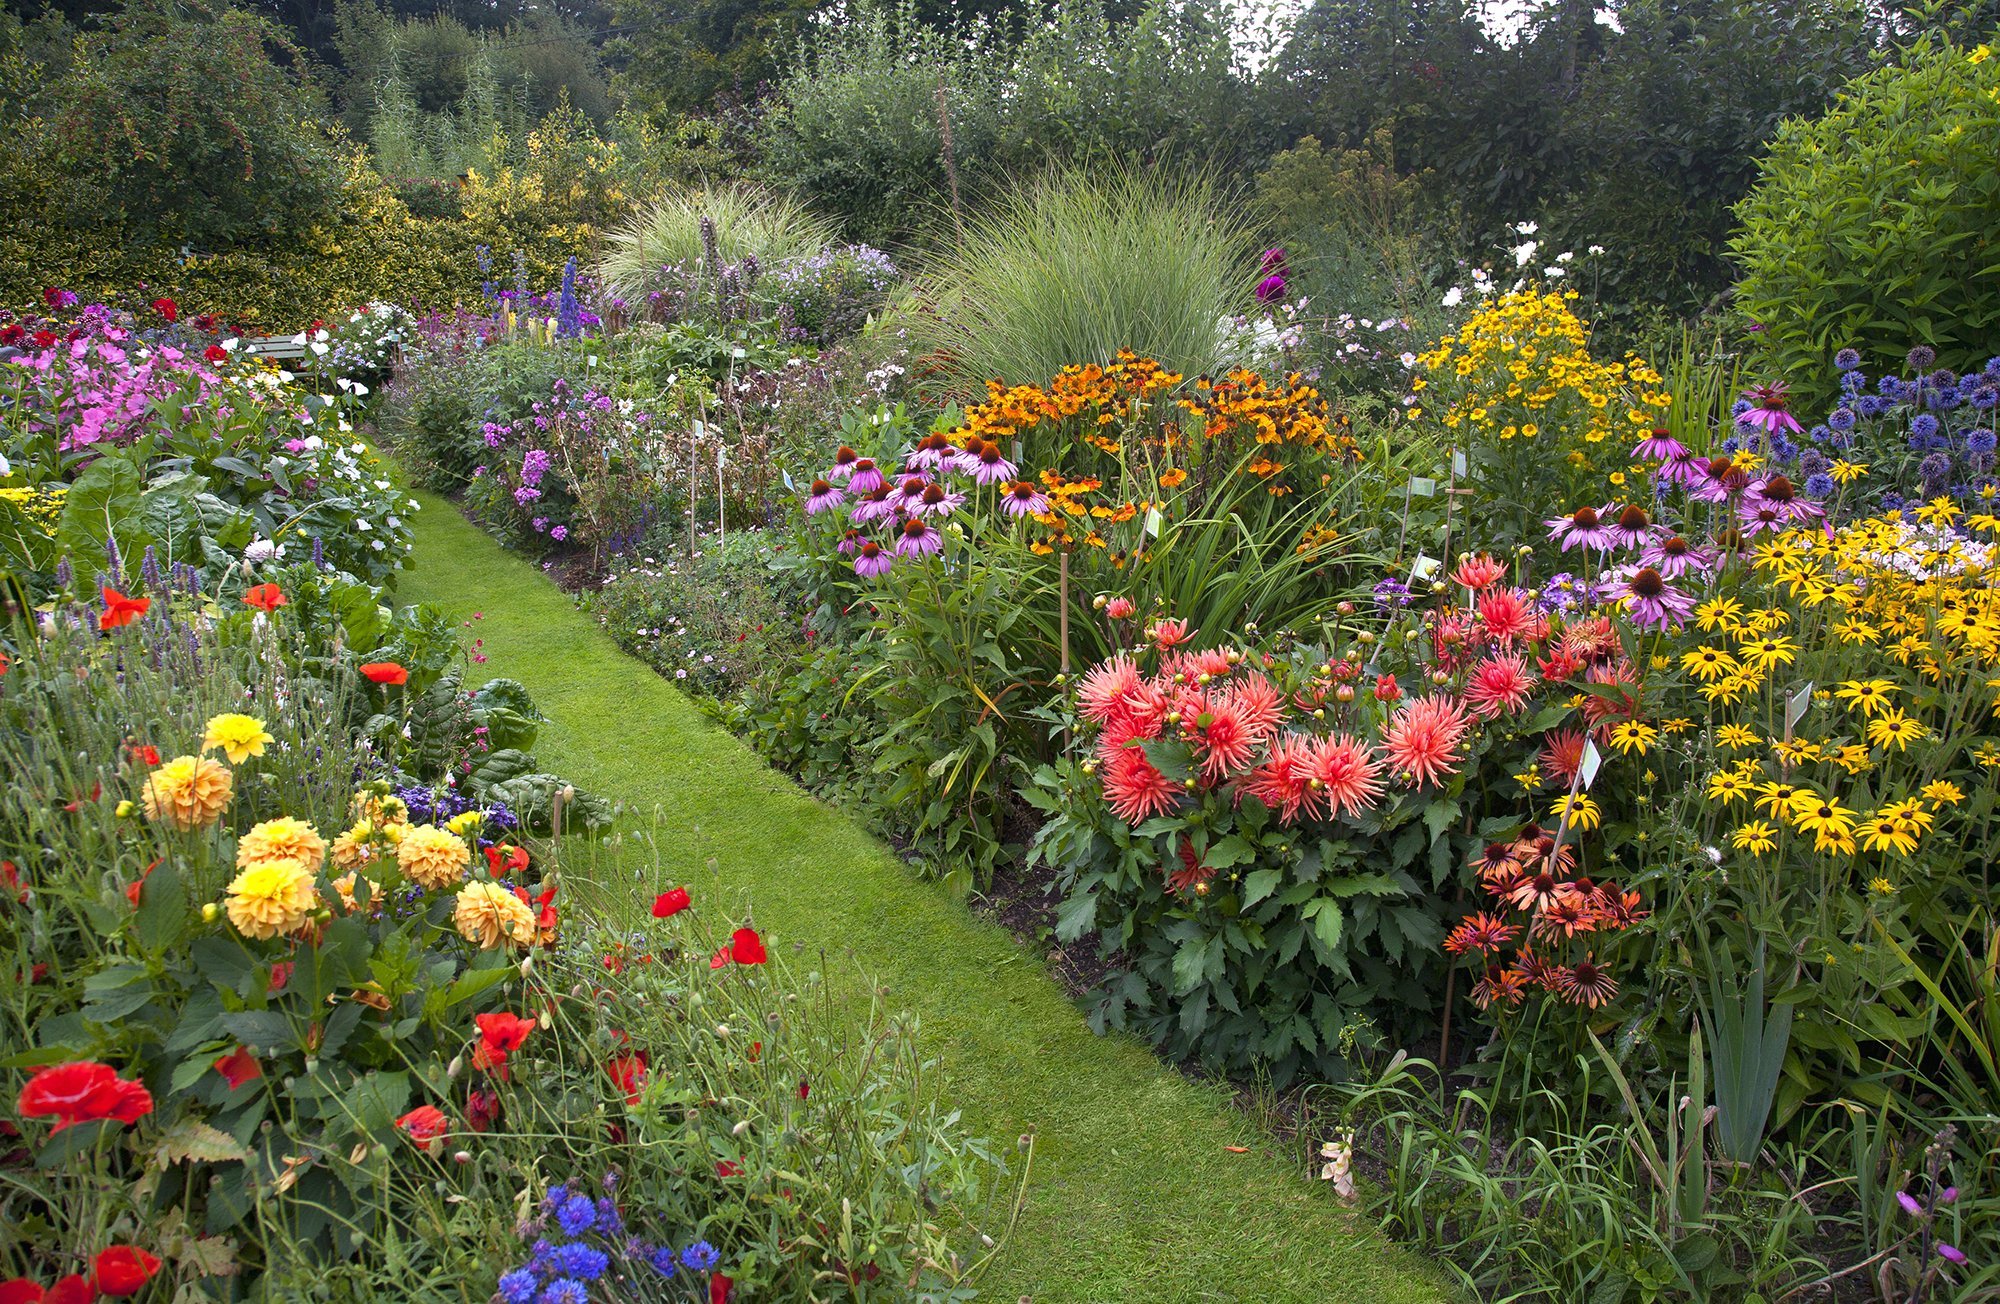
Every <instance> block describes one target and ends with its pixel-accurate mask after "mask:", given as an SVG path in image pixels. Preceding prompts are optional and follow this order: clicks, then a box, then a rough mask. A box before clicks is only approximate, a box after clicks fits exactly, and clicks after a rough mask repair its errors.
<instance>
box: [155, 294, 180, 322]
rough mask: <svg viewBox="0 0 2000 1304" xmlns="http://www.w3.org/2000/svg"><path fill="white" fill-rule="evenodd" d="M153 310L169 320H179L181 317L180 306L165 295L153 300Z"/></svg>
mask: <svg viewBox="0 0 2000 1304" xmlns="http://www.w3.org/2000/svg"><path fill="white" fill-rule="evenodd" d="M153 311H154V312H156V313H158V314H160V316H162V317H164V318H166V319H167V320H168V321H169V322H176V321H179V320H180V317H181V306H180V305H179V304H177V303H175V302H174V301H173V300H172V299H169V298H167V297H166V296H165V295H161V296H160V297H159V298H157V299H155V300H153Z"/></svg>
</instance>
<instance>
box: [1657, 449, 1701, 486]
mask: <svg viewBox="0 0 2000 1304" xmlns="http://www.w3.org/2000/svg"><path fill="white" fill-rule="evenodd" d="M1707 474H1708V459H1707V458H1705V457H1703V456H1702V455H1701V454H1699V453H1690V452H1688V451H1687V450H1685V449H1683V450H1681V451H1680V452H1678V453H1675V454H1673V455H1671V456H1669V457H1668V458H1667V460H1666V461H1664V462H1661V463H1660V464H1659V465H1658V466H1656V467H1654V468H1653V477H1654V478H1655V479H1657V480H1659V481H1661V482H1662V483H1665V484H1677V485H1693V484H1699V483H1700V482H1701V481H1702V479H1703V477H1705V476H1706V475H1707Z"/></svg>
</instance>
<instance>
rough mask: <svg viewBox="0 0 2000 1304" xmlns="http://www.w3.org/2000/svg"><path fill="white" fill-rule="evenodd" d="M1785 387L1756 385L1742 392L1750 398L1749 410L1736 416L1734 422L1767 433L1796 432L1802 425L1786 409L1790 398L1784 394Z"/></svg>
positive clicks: (1745, 396)
mask: <svg viewBox="0 0 2000 1304" xmlns="http://www.w3.org/2000/svg"><path fill="white" fill-rule="evenodd" d="M1786 389H1787V387H1786V386H1785V385H1784V384H1783V383H1779V384H1776V385H1758V386H1755V387H1753V388H1751V389H1747V390H1745V391H1744V392H1743V397H1744V398H1747V399H1749V400H1750V410H1749V411H1748V412H1745V413H1744V414H1743V415H1741V416H1739V417H1737V418H1736V424H1737V425H1739V426H1747V427H1749V428H1750V429H1752V430H1762V431H1763V432H1764V433H1765V434H1767V435H1775V434H1797V433H1798V432H1799V431H1800V430H1801V429H1802V428H1803V427H1801V426H1800V425H1799V423H1798V419H1797V418H1796V417H1794V416H1793V415H1792V414H1791V413H1790V412H1789V411H1787V410H1786V409H1788V408H1789V407H1790V406H1791V399H1790V398H1788V397H1787V396H1786Z"/></svg>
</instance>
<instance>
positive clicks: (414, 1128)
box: [396, 1105, 451, 1144]
mask: <svg viewBox="0 0 2000 1304" xmlns="http://www.w3.org/2000/svg"><path fill="white" fill-rule="evenodd" d="M396 1126H397V1127H400V1128H402V1129H403V1130H404V1131H405V1132H408V1133H409V1134H410V1139H411V1140H412V1141H415V1142H418V1143H419V1144H422V1143H426V1142H431V1141H436V1140H439V1139H440V1138H442V1137H443V1136H444V1134H445V1133H446V1132H447V1131H449V1130H450V1129H451V1120H450V1119H447V1118H446V1117H445V1116H444V1111H443V1110H441V1109H439V1108H438V1107H437V1106H436V1105H418V1106H417V1107H416V1108H415V1109H413V1110H411V1111H410V1112H409V1113H407V1114H405V1115H403V1116H402V1117H401V1118H399V1119H397V1120H396Z"/></svg>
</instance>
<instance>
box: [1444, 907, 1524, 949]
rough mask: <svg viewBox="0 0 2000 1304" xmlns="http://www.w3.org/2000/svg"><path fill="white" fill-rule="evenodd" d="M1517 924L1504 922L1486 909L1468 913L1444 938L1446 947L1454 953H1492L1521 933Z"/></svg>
mask: <svg viewBox="0 0 2000 1304" xmlns="http://www.w3.org/2000/svg"><path fill="white" fill-rule="evenodd" d="M1520 932H1521V930H1520V928H1519V926H1517V925H1514V924H1509V923H1504V922H1502V921H1501V920H1498V919H1495V918H1494V917H1493V916H1492V915H1489V914H1487V913H1486V912H1485V911H1483V910H1482V911H1480V912H1479V913H1477V914H1473V915H1468V916H1466V917H1465V919H1463V920H1462V921H1460V923H1459V925H1458V927H1456V928H1454V929H1452V930H1451V933H1450V934H1449V935H1448V936H1447V937H1446V938H1445V939H1444V949H1445V950H1446V951H1448V952H1449V953H1451V954H1452V955H1463V954H1464V953H1465V952H1467V951H1478V952H1479V953H1480V954H1481V955H1492V954H1493V953H1494V952H1496V951H1498V950H1499V949H1500V948H1501V947H1503V946H1505V945H1506V944H1507V943H1509V942H1511V941H1513V940H1514V939H1515V938H1516V937H1518V936H1519V935H1520Z"/></svg>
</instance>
